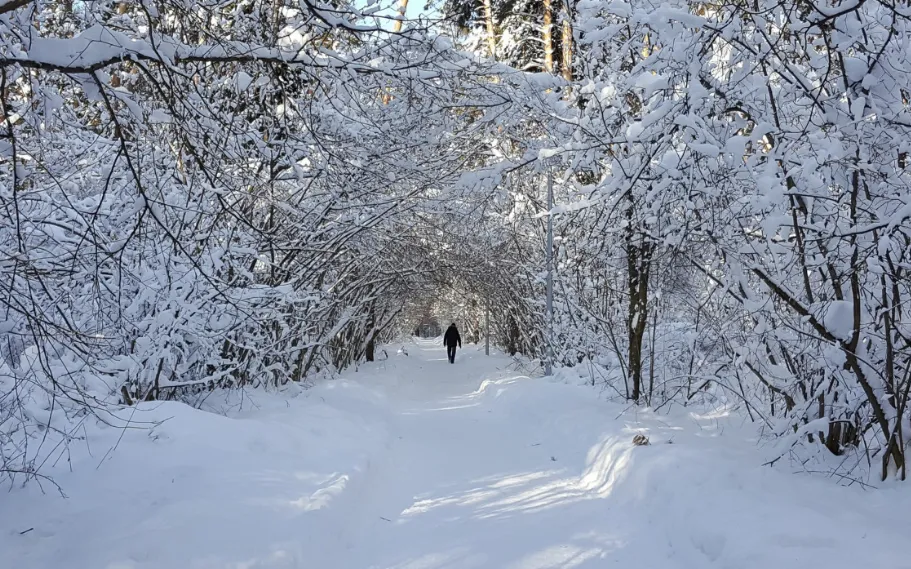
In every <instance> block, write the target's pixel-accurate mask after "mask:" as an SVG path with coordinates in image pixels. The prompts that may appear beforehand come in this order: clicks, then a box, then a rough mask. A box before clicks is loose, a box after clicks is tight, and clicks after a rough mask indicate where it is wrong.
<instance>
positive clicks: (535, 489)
mask: <svg viewBox="0 0 911 569" xmlns="http://www.w3.org/2000/svg"><path fill="white" fill-rule="evenodd" d="M406 350H407V351H408V355H407V356H406V355H402V354H398V355H393V356H392V357H391V358H390V359H389V360H387V361H385V362H380V363H377V364H374V365H373V367H372V368H370V369H367V368H362V370H361V371H360V372H359V373H357V374H352V375H351V376H350V377H352V378H354V379H347V380H338V381H334V382H330V383H328V384H326V385H321V386H318V387H316V388H314V389H313V390H311V391H308V392H306V393H304V394H303V395H301V396H299V397H297V398H294V399H293V400H292V402H291V404H290V405H285V404H284V402H280V401H279V400H278V399H277V398H275V399H274V400H273V399H270V398H268V397H265V396H263V397H262V398H261V400H260V401H258V402H257V403H256V405H254V406H251V405H250V404H249V402H247V404H246V406H245V407H244V408H243V409H241V410H235V411H232V412H231V415H232V417H234V418H230V419H229V418H225V417H220V416H218V415H214V414H209V413H202V412H199V411H194V410H191V409H189V408H187V407H185V406H181V405H177V404H165V405H156V406H150V407H149V408H148V409H144V410H143V411H142V412H143V413H146V414H147V416H146V420H161V419H165V418H167V419H168V420H167V421H165V422H164V423H163V424H162V425H160V426H159V427H156V429H154V431H153V435H152V436H151V437H150V436H148V435H147V434H144V433H141V432H136V433H133V432H128V433H127V434H126V435H125V436H123V437H122V439H121V435H122V434H123V433H121V432H119V431H117V432H110V433H108V436H109V437H110V440H112V441H113V440H115V439H116V440H119V441H120V445H119V447H118V449H117V451H116V452H114V453H113V454H112V455H110V456H109V457H108V458H104V459H103V460H102V456H103V455H104V452H100V451H103V450H104V449H103V447H101V448H100V451H96V452H94V453H93V454H94V456H90V455H88V454H87V453H86V454H85V455H84V456H81V455H80V456H81V458H80V457H79V456H76V455H78V453H76V452H75V451H73V452H72V453H71V461H72V462H73V464H74V472H73V473H69V472H66V471H65V470H63V469H61V470H60V472H59V475H58V476H57V478H58V481H59V482H60V483H61V484H62V485H63V487H64V490H66V491H67V493H68V494H69V496H70V497H69V498H68V499H67V500H62V499H60V498H58V497H56V496H53V495H46V496H45V495H41V494H40V493H39V492H38V491H37V490H36V489H35V488H34V487H32V488H28V489H26V490H24V491H23V490H15V491H13V492H12V493H10V494H9V495H5V496H2V497H0V567H16V568H18V569H31V568H36V569H37V568H42V569H43V568H47V569H58V568H63V567H65V568H67V569H83V568H84V569H140V568H141V569H153V568H155V569H158V568H161V569H172V568H173V569H184V568H186V569H195V568H206V569H210V568H225V569H227V568H231V569H241V568H243V569H254V568H266V567H269V568H279V567H280V568H313V569H335V568H338V569H371V568H375V569H456V568H491V569H493V568H497V569H501V568H502V569H571V568H576V567H580V568H595V567H599V568H600V567H629V568H649V569H666V568H667V569H671V568H693V569H697V568H707V567H708V568H710V567H719V568H732V569H733V568H737V569H750V568H756V569H759V568H763V569H764V568H775V569H788V568H794V569H797V568H800V569H806V568H807V567H817V566H818V567H826V568H827V569H833V568H842V567H843V568H845V569H847V568H851V569H856V567H859V566H866V567H874V568H877V567H882V568H884V569H885V568H889V569H901V568H909V567H911V559H909V557H908V555H907V553H908V551H909V548H908V546H907V545H906V544H907V530H908V528H909V524H908V522H907V518H906V512H907V511H908V508H907V506H908V505H909V502H911V501H909V499H908V492H907V491H906V490H903V489H902V490H898V489H889V490H882V491H877V492H873V493H872V494H871V493H870V492H866V493H865V492H864V491H863V490H861V489H859V488H840V487H837V486H835V485H833V484H832V483H831V482H829V481H825V480H819V479H816V478H811V477H801V476H795V475H791V474H785V473H781V472H778V471H775V470H772V469H769V468H767V467H762V466H760V459H759V455H758V454H757V452H756V450H755V448H754V447H753V446H751V445H750V444H749V443H744V441H743V440H742V437H740V436H738V435H737V434H736V432H735V433H733V434H726V435H724V436H719V434H720V431H721V428H720V426H721V425H724V424H726V423H725V422H724V421H721V420H714V419H712V418H706V417H696V416H691V415H681V416H679V417H676V418H675V419H672V418H668V417H663V418H662V417H654V416H649V415H640V416H632V415H630V414H628V413H627V414H625V415H623V417H621V418H618V415H621V413H622V411H623V409H622V408H620V407H617V406H615V405H610V404H607V403H604V402H603V401H601V400H599V399H598V398H597V397H596V394H595V393H594V390H592V389H590V388H583V387H576V386H570V385H564V384H557V383H550V382H547V381H545V380H541V379H530V378H528V377H526V376H524V375H523V374H521V373H518V372H515V371H510V369H509V365H508V364H509V363H510V362H509V360H508V359H507V358H504V357H502V356H491V357H485V356H484V355H483V352H482V351H479V350H478V349H477V347H475V346H469V347H466V349H465V350H463V351H461V352H460V353H459V355H458V357H457V361H456V364H455V365H450V364H448V363H447V362H446V359H445V352H444V350H443V348H442V347H441V346H438V345H437V344H436V343H435V342H419V343H417V344H411V345H408V346H407V348H406ZM111 431H114V430H111ZM638 432H645V433H647V434H648V435H649V437H650V438H651V440H652V443H653V444H652V445H650V446H647V447H635V446H633V445H632V444H631V439H632V436H633V435H634V434H636V433H638ZM669 441H672V442H669ZM97 444H98V443H96V446H97ZM100 444H102V445H103V444H104V443H100ZM73 456H76V458H73ZM99 464H100V467H98V468H97V470H96V466H98V465H99ZM21 532H24V533H21Z"/></svg>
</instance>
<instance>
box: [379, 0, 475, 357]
mask: <svg viewBox="0 0 911 569" xmlns="http://www.w3.org/2000/svg"><path fill="white" fill-rule="evenodd" d="M487 1H490V0H487ZM406 11H408V0H399V17H400V18H401V19H399V20H396V22H395V26H393V27H392V31H394V32H395V33H399V32H400V31H402V20H404V19H405V12H406ZM368 361H371V362H372V361H373V360H368Z"/></svg>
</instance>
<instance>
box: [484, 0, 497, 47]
mask: <svg viewBox="0 0 911 569" xmlns="http://www.w3.org/2000/svg"><path fill="white" fill-rule="evenodd" d="M484 21H485V23H486V24H487V49H489V50H490V58H491V59H496V58H497V36H496V34H495V33H494V28H493V9H491V7H490V0H484Z"/></svg>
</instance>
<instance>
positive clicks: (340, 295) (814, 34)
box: [0, 0, 911, 485]
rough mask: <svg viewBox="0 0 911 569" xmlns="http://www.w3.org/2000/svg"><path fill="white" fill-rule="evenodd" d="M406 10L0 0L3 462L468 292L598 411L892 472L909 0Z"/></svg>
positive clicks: (907, 247)
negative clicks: (621, 411)
mask: <svg viewBox="0 0 911 569" xmlns="http://www.w3.org/2000/svg"><path fill="white" fill-rule="evenodd" d="M423 1H424V0H411V2H412V3H418V2H423ZM408 4H409V3H408V0H400V1H398V2H395V3H390V2H377V1H375V0H94V1H87V0H0V212H2V213H0V474H2V475H3V476H4V477H5V479H6V480H8V481H9V482H10V483H11V484H13V485H18V484H21V483H23V482H26V481H30V480H31V481H39V482H40V481H41V480H42V479H44V477H45V476H46V473H45V471H44V469H45V467H46V466H47V461H48V456H51V455H53V454H54V453H55V452H56V453H58V454H59V452H60V451H59V449H61V448H65V447H66V446H67V445H70V444H73V442H74V441H77V440H80V437H82V436H83V435H84V430H85V429H86V425H87V424H88V423H94V422H102V423H105V422H116V416H117V414H118V413H120V412H121V411H122V410H123V409H129V408H132V407H136V406H140V405H142V404H143V403H145V402H162V401H180V402H184V403H188V404H190V405H195V404H196V403H197V402H199V401H200V400H201V399H202V398H204V397H205V396H206V394H207V393H210V392H212V391H219V390H280V389H282V388H284V387H285V386H287V385H289V384H294V383H299V384H301V385H302V386H307V385H313V384H314V383H316V382H319V381H322V380H323V379H325V378H330V377H333V376H334V375H336V374H338V373H340V372H342V371H343V370H345V369H346V368H352V367H356V366H358V365H361V364H362V363H364V362H374V361H377V360H381V359H384V358H386V357H388V356H389V353H390V352H391V351H393V350H394V348H395V345H396V342H397V341H399V339H400V338H402V337H404V336H408V335H411V334H412V333H413V332H414V330H415V329H416V327H418V326H419V325H420V324H421V323H422V322H426V321H428V318H437V319H439V321H440V322H441V323H445V324H448V321H449V320H454V321H457V322H458V323H459V325H460V328H461V330H462V337H463V340H464V341H465V342H466V344H468V343H478V342H480V343H481V344H483V343H484V341H485V337H486V335H487V332H486V327H485V316H486V314H487V313H488V311H489V314H490V333H489V337H490V342H491V344H492V345H494V346H496V347H497V349H500V350H502V351H504V352H505V353H507V354H508V355H511V356H514V357H515V358H521V359H523V361H526V362H531V363H532V364H534V365H543V364H545V363H548V364H551V365H553V367H554V368H555V369H556V370H558V371H559V370H584V373H585V377H586V378H588V379H587V381H589V383H590V385H591V386H592V387H595V388H598V389H600V390H601V391H603V392H604V394H605V395H606V396H607V397H609V398H611V399H614V400H616V401H622V402H626V403H627V404H629V405H633V406H639V407H641V408H649V409H656V410H661V409H670V408H677V407H688V408H690V407H692V408H702V407H705V406H720V405H724V406H727V407H729V408H732V409H735V410H736V412H737V413H740V414H742V416H743V417H744V418H745V420H746V421H748V422H749V423H750V424H751V425H752V428H753V429H754V430H755V431H756V432H757V434H758V436H760V437H762V438H763V439H777V440H778V443H777V444H779V445H780V448H781V449H782V450H781V451H780V453H779V454H778V455H777V457H772V459H771V462H772V463H773V465H774V463H775V462H777V461H778V460H779V459H781V461H782V462H788V461H795V460H796V461H813V460H817V461H821V462H824V463H825V464H827V465H834V466H831V469H833V470H835V471H837V473H838V474H839V476H844V477H852V478H858V479H860V478H863V479H867V478H865V477H867V476H868V475H869V476H868V478H869V479H870V480H872V481H881V480H905V478H906V476H907V467H908V460H909V457H908V453H909V450H911V446H909V445H911V442H909V440H908V437H909V436H911V411H909V408H908V404H909V399H911V398H909V392H911V327H909V323H906V322H905V321H904V320H905V319H904V313H905V311H906V309H908V302H909V300H911V275H909V273H906V272H905V271H911V219H909V218H911V172H909V171H908V168H909V167H911V164H909V158H908V153H909V151H911V107H909V105H911V50H909V49H908V45H909V42H911V7H909V6H908V4H907V3H902V2H893V1H890V0H830V1H826V2H823V1H822V0H718V1H717V2H716V1H699V0H667V1H663V2H660V3H659V2H655V1H653V0H443V1H437V2H430V4H428V6H426V7H425V6H409V5H408ZM415 10H417V12H415ZM548 184H549V185H550V187H551V189H552V193H553V205H552V206H550V205H549V204H548V195H547V192H548ZM548 223H550V224H551V225H552V231H553V247H552V249H551V252H552V255H553V267H552V275H553V309H552V313H550V314H549V313H548V312H547V310H546V276H547V274H548V266H547V265H548V256H549V255H548V254H549V251H548V238H547V237H548V232H547V226H548ZM827 468H829V467H828V466H827Z"/></svg>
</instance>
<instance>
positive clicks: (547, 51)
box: [541, 0, 554, 73]
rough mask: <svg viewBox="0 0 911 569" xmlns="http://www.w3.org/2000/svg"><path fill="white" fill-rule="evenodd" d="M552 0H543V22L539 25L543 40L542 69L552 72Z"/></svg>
mask: <svg viewBox="0 0 911 569" xmlns="http://www.w3.org/2000/svg"><path fill="white" fill-rule="evenodd" d="M551 1H552V0H544V24H543V25H542V26H541V40H542V41H543V42H544V71H547V72H548V73H553V72H554V37H553V36H554V12H553V6H551Z"/></svg>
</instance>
